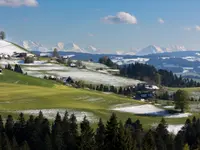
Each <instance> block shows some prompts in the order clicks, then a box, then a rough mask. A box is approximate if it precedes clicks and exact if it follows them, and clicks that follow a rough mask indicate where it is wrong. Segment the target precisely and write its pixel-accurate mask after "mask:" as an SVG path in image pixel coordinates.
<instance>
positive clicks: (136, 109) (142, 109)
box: [112, 104, 192, 118]
mask: <svg viewBox="0 0 200 150" xmlns="http://www.w3.org/2000/svg"><path fill="white" fill-rule="evenodd" d="M112 110H115V111H121V112H128V113H133V114H137V115H152V116H163V117H166V118H185V117H188V116H190V115H192V114H191V113H175V114H170V113H169V112H168V111H167V110H165V109H161V108H158V107H156V106H154V105H151V104H145V105H135V106H127V107H116V108H113V109H112Z"/></svg>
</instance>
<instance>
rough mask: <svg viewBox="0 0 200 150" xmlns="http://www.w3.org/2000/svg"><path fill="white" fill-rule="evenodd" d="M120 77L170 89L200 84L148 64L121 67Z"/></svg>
mask: <svg viewBox="0 0 200 150" xmlns="http://www.w3.org/2000/svg"><path fill="white" fill-rule="evenodd" d="M120 75H121V76H125V77H129V78H135V79H139V80H142V81H146V82H148V83H152V84H158V85H159V84H161V85H163V86H168V87H199V86H200V83H198V82H196V81H194V80H192V79H186V78H183V77H182V76H179V77H178V76H177V75H174V74H173V73H172V72H171V71H167V70H163V69H159V70H157V69H156V68H155V67H154V66H151V65H148V64H140V63H135V64H129V65H123V66H121V67H120Z"/></svg>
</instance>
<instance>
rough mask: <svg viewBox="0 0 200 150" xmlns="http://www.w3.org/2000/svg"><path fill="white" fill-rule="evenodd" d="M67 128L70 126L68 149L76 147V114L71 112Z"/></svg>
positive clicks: (72, 149) (73, 149)
mask: <svg viewBox="0 0 200 150" xmlns="http://www.w3.org/2000/svg"><path fill="white" fill-rule="evenodd" d="M69 128H70V137H69V144H68V149H69V150H75V149H77V146H78V145H77V140H78V125H77V120H76V116H75V115H74V114H72V115H71V116H70V119H69Z"/></svg>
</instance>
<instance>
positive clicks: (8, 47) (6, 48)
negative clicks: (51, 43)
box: [0, 40, 27, 56]
mask: <svg viewBox="0 0 200 150" xmlns="http://www.w3.org/2000/svg"><path fill="white" fill-rule="evenodd" d="M14 52H17V53H24V52H26V51H25V50H23V49H21V48H19V47H17V46H15V45H13V44H12V43H9V42H7V41H4V40H0V53H3V54H7V55H10V56H11V55H13V53H14ZM26 53H27V52H26Z"/></svg>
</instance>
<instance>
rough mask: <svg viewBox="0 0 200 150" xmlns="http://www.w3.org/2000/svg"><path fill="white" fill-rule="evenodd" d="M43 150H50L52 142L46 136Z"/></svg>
mask: <svg viewBox="0 0 200 150" xmlns="http://www.w3.org/2000/svg"><path fill="white" fill-rule="evenodd" d="M44 150H52V141H51V138H50V137H49V135H48V134H46V136H45V139H44Z"/></svg>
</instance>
